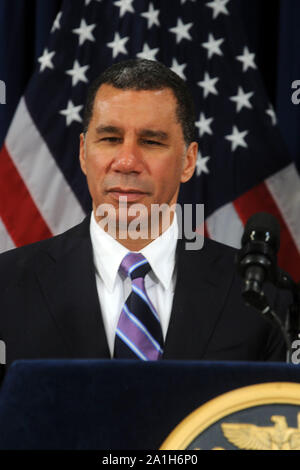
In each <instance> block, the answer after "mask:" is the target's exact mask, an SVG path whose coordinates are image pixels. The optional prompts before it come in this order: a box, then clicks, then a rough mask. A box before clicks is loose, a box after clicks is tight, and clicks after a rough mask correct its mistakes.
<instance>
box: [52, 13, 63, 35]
mask: <svg viewBox="0 0 300 470" xmlns="http://www.w3.org/2000/svg"><path fill="white" fill-rule="evenodd" d="M61 17H62V11H59V12H58V13H57V15H56V18H55V20H54V22H53V25H52V28H51V33H54V31H56V30H57V29H60V20H61Z"/></svg>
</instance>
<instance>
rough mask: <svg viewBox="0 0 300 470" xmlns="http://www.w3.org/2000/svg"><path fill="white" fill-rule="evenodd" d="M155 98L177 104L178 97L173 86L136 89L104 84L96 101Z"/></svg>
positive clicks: (97, 94)
mask: <svg viewBox="0 0 300 470" xmlns="http://www.w3.org/2000/svg"><path fill="white" fill-rule="evenodd" d="M122 97H123V98H128V99H130V98H131V99H145V97H146V98H148V99H155V100H162V101H164V102H170V103H172V104H176V97H175V95H174V93H173V91H172V89H171V88H167V87H165V88H159V89H154V90H144V89H142V90H136V89H135V88H116V87H114V86H113V85H111V84H108V83H104V84H102V85H101V86H100V87H99V88H98V90H97V93H96V96H95V101H97V102H98V103H99V102H101V101H102V102H105V101H109V100H115V101H116V102H118V100H119V99H122Z"/></svg>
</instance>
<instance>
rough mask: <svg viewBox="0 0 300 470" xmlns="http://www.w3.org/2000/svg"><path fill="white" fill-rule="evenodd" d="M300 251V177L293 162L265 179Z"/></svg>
mask: <svg viewBox="0 0 300 470" xmlns="http://www.w3.org/2000/svg"><path fill="white" fill-rule="evenodd" d="M265 183H266V186H267V188H268V189H269V191H270V193H271V194H272V197H273V199H274V200H275V202H276V204H277V206H278V209H279V210H280V212H281V215H282V217H283V218H284V220H285V222H286V224H287V226H288V228H289V230H290V233H291V236H292V238H293V240H294V242H295V245H296V247H297V248H298V250H299V251H300V178H299V174H298V172H297V170H296V168H295V165H294V164H293V163H291V164H290V165H288V166H287V167H285V168H284V169H283V170H280V171H278V172H277V173H275V174H274V175H272V176H270V177H269V178H267V180H266V181H265Z"/></svg>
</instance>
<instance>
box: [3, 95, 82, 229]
mask: <svg viewBox="0 0 300 470" xmlns="http://www.w3.org/2000/svg"><path fill="white" fill-rule="evenodd" d="M6 147H7V150H8V152H9V154H10V157H11V158H12V160H13V162H14V164H15V165H16V167H17V169H18V171H19V173H20V175H21V176H22V178H23V180H24V183H25V184H26V186H27V188H28V191H29V192H30V194H31V197H32V198H33V200H34V202H35V204H36V205H37V207H38V208H39V210H40V212H41V214H42V216H43V217H44V219H45V221H46V223H47V224H48V226H49V228H50V230H51V232H52V233H53V234H54V235H56V234H58V233H61V232H63V231H65V230H67V229H68V228H70V227H72V226H73V225H75V224H77V223H79V222H81V221H82V219H83V218H84V216H85V213H84V211H83V209H82V207H81V205H80V204H79V202H78V200H77V198H76V196H75V195H74V193H73V191H72V189H71V187H70V186H69V184H68V183H67V181H66V179H65V178H64V176H63V173H62V172H61V170H60V169H59V168H58V166H57V164H56V162H55V160H54V158H53V157H52V155H51V153H50V151H49V149H48V147H47V145H46V144H45V142H44V141H43V139H42V137H41V135H40V134H39V132H38V130H37V128H36V127H35V125H34V123H33V121H32V119H31V116H30V114H29V111H28V109H27V106H26V103H25V100H24V98H22V99H21V100H20V103H19V105H18V108H17V110H16V113H15V115H14V118H13V121H12V124H11V126H10V128H9V131H8V134H7V137H6Z"/></svg>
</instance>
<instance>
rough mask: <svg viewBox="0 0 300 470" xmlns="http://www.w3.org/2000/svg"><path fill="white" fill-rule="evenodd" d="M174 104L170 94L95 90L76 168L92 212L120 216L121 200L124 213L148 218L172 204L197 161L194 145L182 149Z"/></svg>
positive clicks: (107, 86) (102, 87)
mask: <svg viewBox="0 0 300 470" xmlns="http://www.w3.org/2000/svg"><path fill="white" fill-rule="evenodd" d="M176 104H177V102H176V99H175V97H174V95H173V93H172V91H171V90H170V89H168V88H165V89H162V90H145V91H144V90H142V91H135V90H120V89H117V88H115V87H113V86H111V85H107V84H105V85H102V86H101V87H100V88H99V90H98V92H97V95H96V97H95V101H94V108H93V114H92V117H91V121H90V124H89V127H88V132H87V134H86V139H85V142H84V138H83V135H81V136H80V164H81V168H82V171H83V172H84V174H85V175H86V177H87V182H88V186H89V191H90V194H91V197H92V200H93V209H94V211H95V212H96V209H97V207H98V206H99V205H100V204H111V205H113V206H114V208H115V209H116V212H117V214H118V207H119V197H120V196H126V197H127V206H128V208H129V207H130V206H131V205H132V204H135V203H139V204H143V205H144V206H146V208H147V211H148V214H150V213H151V205H152V204H162V203H167V204H169V205H172V204H174V203H176V201H177V196H178V191H179V186H180V183H181V182H185V181H188V180H189V179H190V178H191V176H192V174H193V172H194V168H195V162H196V157H197V144H196V142H193V143H192V144H190V145H189V147H188V148H186V144H185V142H184V138H183V132H182V128H181V125H180V124H179V122H178V120H177V117H176Z"/></svg>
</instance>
